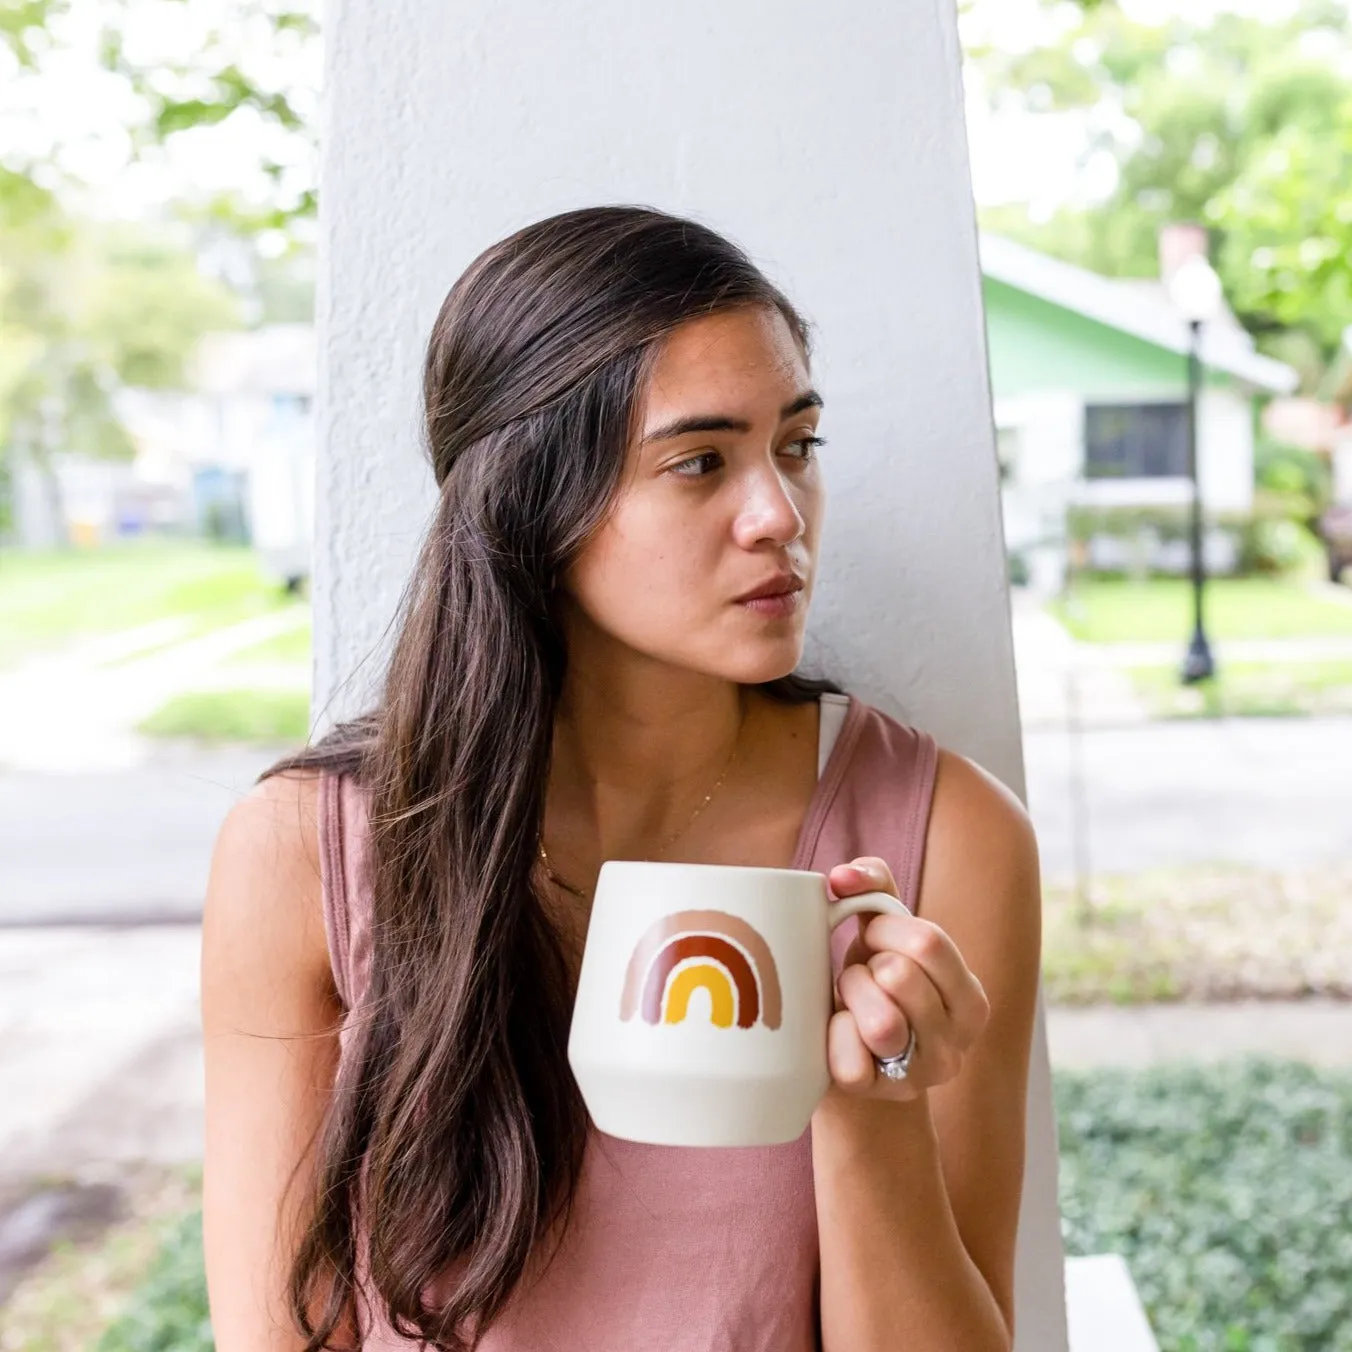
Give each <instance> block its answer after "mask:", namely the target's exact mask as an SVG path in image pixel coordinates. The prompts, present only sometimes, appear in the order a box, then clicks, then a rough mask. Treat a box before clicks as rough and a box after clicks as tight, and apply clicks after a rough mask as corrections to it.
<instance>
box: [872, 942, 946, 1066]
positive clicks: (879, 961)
mask: <svg viewBox="0 0 1352 1352" xmlns="http://www.w3.org/2000/svg"><path fill="white" fill-rule="evenodd" d="M868 970H869V975H870V976H872V977H873V980H874V982H875V984H876V985H877V987H878V989H879V990H881V991H882V992H883V994H884V995H886V996H887V998H888V999H889V1000H891V1001H892V1003H893V1004H894V1005H896V1007H897V1008H898V1009H900V1010H901V1012H902V1014H903V1015H904V1016H905V1019H906V1022H907V1024H908V1025H909V1026H910V1027H912V1028H914V1029H915V1037H916V1042H917V1044H918V1043H919V1042H920V1041H921V1039H923V1040H924V1042H925V1045H926V1046H927V1047H930V1048H937V1047H939V1046H941V1045H943V1044H945V1043H949V1042H952V1043H953V1044H955V1046H956V1047H957V1048H958V1050H960V1051H966V1049H967V1047H969V1046H970V1045H971V1040H970V1039H969V1038H968V1036H967V1035H966V1033H965V1032H964V1031H963V1030H961V1029H959V1028H958V1027H957V1025H956V1023H955V1021H954V1019H953V1016H952V1015H951V1014H950V1013H949V1012H948V1009H947V1007H946V1006H945V1005H944V1002H943V1000H942V999H941V998H940V996H939V992H938V990H937V989H936V988H935V985H934V983H933V982H932V981H931V980H930V979H929V975H928V974H927V973H926V971H925V969H924V968H923V967H921V966H920V965H919V963H917V962H914V961H913V960H912V959H911V958H908V957H907V956H906V955H905V954H904V953H891V952H888V953H875V954H874V955H873V956H872V957H871V958H870V959H869V960H868Z"/></svg>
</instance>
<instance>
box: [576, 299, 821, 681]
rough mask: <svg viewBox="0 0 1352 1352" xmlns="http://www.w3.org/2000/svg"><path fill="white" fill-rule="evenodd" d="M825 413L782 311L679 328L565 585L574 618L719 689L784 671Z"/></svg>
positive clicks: (797, 613) (810, 534)
mask: <svg viewBox="0 0 1352 1352" xmlns="http://www.w3.org/2000/svg"><path fill="white" fill-rule="evenodd" d="M820 412H821V400H820V399H819V397H818V396H817V395H816V394H815V393H814V392H813V390H812V388H811V384H810V382H809V378H808V371H807V365H806V363H805V361H804V359H803V354H802V353H801V352H800V351H799V348H798V345H797V343H796V342H795V341H794V338H793V335H792V333H791V331H790V329H789V326H788V324H787V322H786V321H785V319H784V317H783V316H782V315H781V314H780V313H779V311H778V310H775V309H771V308H768V307H766V308H760V307H758V308H754V309H753V308H747V309H742V310H731V311H725V312H723V313H719V314H714V315H709V316H707V317H704V318H700V319H693V320H690V321H688V322H687V323H685V324H683V325H681V326H680V327H679V328H678V329H676V330H675V331H674V332H673V333H672V335H671V336H670V338H669V339H668V340H667V341H666V343H665V344H664V345H663V347H662V349H661V350H660V352H659V354H658V355H657V358H656V361H655V364H654V366H653V369H652V374H651V377H650V379H649V382H648V386H647V389H646V391H645V392H644V396H643V399H642V402H641V407H640V410H639V426H640V427H641V429H642V431H641V433H640V435H639V437H638V438H637V440H636V442H635V443H634V444H632V445H631V446H630V447H629V453H628V459H627V462H626V465H625V471H624V475H623V478H622V481H621V485H620V489H619V493H618V496H617V499H616V501H615V503H614V505H613V509H612V511H611V513H610V515H609V516H608V517H607V519H606V521H605V523H604V524H603V525H602V526H601V527H600V528H599V529H598V530H597V531H596V533H595V534H594V535H593V536H592V538H591V539H590V540H589V541H588V542H587V544H586V546H585V547H584V549H583V550H582V552H581V553H580V554H579V556H578V557H577V559H576V560H575V561H574V562H573V564H572V566H571V567H570V568H569V569H568V570H567V572H566V574H565V576H564V578H563V585H564V591H565V593H566V595H567V596H568V597H569V598H570V599H571V601H572V602H573V603H574V605H575V606H576V608H577V610H578V611H579V612H580V616H578V617H575V618H579V619H580V620H581V622H582V624H583V625H585V626H590V627H591V628H592V629H593V630H594V631H599V632H598V634H597V636H605V637H608V638H609V639H611V640H614V641H616V642H618V643H620V644H623V645H625V646H626V647H628V648H629V649H631V650H634V651H636V652H639V653H642V654H644V655H645V656H648V657H650V658H653V659H655V660H658V661H661V662H665V663H668V664H670V665H672V666H677V667H682V668H687V669H690V670H694V671H699V672H703V673H706V674H708V675H713V676H718V677H722V678H724V679H727V680H734V681H739V682H746V683H752V682H758V681H767V680H772V679H774V678H776V677H779V676H784V675H786V674H787V673H789V672H790V671H792V670H793V669H794V668H795V667H796V666H797V664H798V660H799V657H800V656H801V653H802V647H803V634H804V627H805V623H806V617H807V608H808V601H809V598H810V597H811V594H812V583H813V579H814V571H815V566H816V560H817V544H818V539H819V533H820V528H821V519H822V510H823V505H824V504H823V490H822V482H821V476H820V471H819V469H818V466H817V459H816V438H815V433H816V429H817V421H818V418H819V416H820ZM795 588H798V589H797V590H795ZM767 589H768V590H769V591H770V592H772V593H773V594H772V595H769V596H763V597H762V599H759V600H757V599H750V598H749V595H748V594H749V593H753V592H764V591H765V590H767Z"/></svg>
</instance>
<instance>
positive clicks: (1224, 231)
mask: <svg viewBox="0 0 1352 1352" xmlns="http://www.w3.org/2000/svg"><path fill="white" fill-rule="evenodd" d="M1049 8H1050V6H1049ZM1058 12H1059V13H1064V12H1065V7H1064V6H1060V7H1059V9H1058ZM1348 17H1349V16H1348V8H1347V5H1346V3H1344V2H1343V0H1305V3H1304V4H1302V5H1301V6H1300V7H1299V8H1298V9H1297V11H1296V12H1295V13H1293V14H1292V15H1291V17H1290V18H1289V19H1288V20H1286V21H1284V22H1280V23H1266V22H1261V21H1259V20H1257V19H1254V18H1251V17H1245V16H1240V15H1237V14H1233V13H1222V14H1220V15H1218V16H1216V17H1215V18H1214V19H1213V20H1211V21H1209V22H1206V23H1198V22H1196V21H1194V20H1190V19H1187V18H1183V17H1173V18H1171V19H1169V20H1168V21H1167V22H1165V23H1162V24H1146V23H1142V22H1139V21H1137V20H1134V19H1132V18H1130V17H1129V16H1128V15H1127V14H1125V13H1124V12H1123V11H1122V9H1121V8H1119V6H1118V5H1117V4H1116V3H1115V2H1114V0H1102V3H1099V4H1096V5H1093V6H1081V7H1080V12H1079V14H1078V15H1077V16H1075V17H1074V18H1073V20H1072V21H1070V22H1067V23H1065V24H1064V26H1063V27H1062V29H1061V32H1060V35H1059V37H1057V38H1056V39H1055V40H1054V41H1052V42H1048V43H1044V44H1040V45H1038V46H1032V47H1029V48H1028V49H1027V50H1024V51H1017V52H1009V51H997V50H994V49H989V48H988V49H985V50H981V49H973V50H970V51H969V58H970V60H971V61H972V62H973V63H974V64H975V65H976V66H977V68H978V69H979V71H980V73H981V76H982V78H983V82H984V84H985V86H986V88H987V89H988V90H990V91H991V93H990V98H991V101H992V104H993V106H994V108H995V110H996V111H997V112H998V110H999V109H1000V108H1003V107H1008V106H1010V105H1015V106H1018V107H1020V108H1023V109H1026V110H1029V111H1032V112H1034V113H1042V114H1046V115H1055V114H1063V113H1067V112H1074V113H1078V114H1080V115H1082V116H1083V117H1084V118H1085V123H1086V140H1085V149H1084V154H1085V157H1086V159H1087V158H1088V157H1089V156H1091V155H1108V156H1110V157H1111V159H1112V161H1113V162H1114V164H1115V166H1116V171H1117V176H1116V186H1115V188H1114V189H1113V191H1112V192H1111V193H1110V194H1109V195H1108V196H1107V197H1106V198H1105V199H1104V200H1101V201H1097V202H1094V203H1092V204H1091V205H1087V206H1086V205H1075V206H1068V207H1065V208H1063V209H1061V210H1060V211H1058V212H1057V213H1055V214H1054V215H1053V216H1052V217H1051V218H1050V219H1049V220H1045V221H1034V220H1033V219H1031V217H1030V215H1029V212H1028V206H1027V204H1026V203H1016V204H1009V205H1005V206H1001V207H998V208H995V209H989V210H986V211H984V212H983V213H982V223H983V225H984V226H985V227H986V228H989V229H993V230H998V231H1002V232H1004V233H1008V234H1010V235H1013V236H1015V237H1017V238H1021V239H1023V240H1024V241H1025V242H1027V243H1029V244H1032V245H1033V246H1035V247H1037V248H1041V249H1044V250H1046V251H1047V252H1050V253H1053V254H1056V255H1057V256H1059V257H1062V258H1066V259H1068V260H1069V261H1072V262H1076V263H1079V264H1081V265H1082V266H1085V267H1089V268H1092V269H1093V270H1095V271H1098V272H1103V273H1106V274H1109V275H1116V276H1154V275H1157V273H1158V258H1157V239H1158V232H1159V228H1160V227H1161V226H1162V225H1163V224H1165V223H1166V222H1169V221H1180V220H1195V221H1201V222H1202V223H1204V224H1206V225H1208V226H1211V227H1213V229H1214V230H1215V232H1216V244H1217V247H1216V249H1215V258H1214V261H1215V263H1216V265H1217V269H1218V271H1219V272H1220V273H1221V277H1222V280H1223V281H1224V282H1225V286H1226V293H1227V295H1228V297H1229V298H1230V301H1231V303H1232V305H1233V306H1234V307H1235V309H1236V311H1237V313H1238V314H1239V315H1240V318H1241V320H1242V321H1243V322H1244V323H1245V324H1246V325H1247V326H1248V327H1249V329H1250V330H1251V331H1252V332H1253V333H1254V334H1255V335H1256V336H1257V337H1258V340H1259V345H1260V346H1261V347H1263V348H1264V349H1265V350H1268V351H1272V352H1274V353H1275V354H1277V355H1281V356H1283V357H1284V358H1288V359H1289V358H1291V357H1292V356H1295V357H1297V358H1298V359H1297V360H1296V362H1295V364H1296V365H1297V366H1298V367H1300V368H1301V369H1302V370H1303V371H1304V372H1305V373H1306V375H1307V377H1308V378H1309V379H1310V380H1313V379H1314V378H1316V377H1317V375H1318V372H1319V370H1321V369H1322V367H1323V364H1324V362H1325V361H1326V360H1327V359H1328V358H1329V357H1330V356H1331V355H1332V353H1333V351H1334V350H1335V349H1336V346H1337V342H1338V337H1339V335H1340V333H1341V331H1342V327H1343V326H1344V325H1345V324H1346V323H1347V322H1348V319H1349V317H1352V316H1349V311H1348V300H1349V287H1350V286H1352V188H1349V184H1350V183H1352V173H1349V170H1350V169H1352V112H1350V111H1349V108H1350V104H1349V99H1350V96H1352V81H1349V78H1348V76H1347V74H1346V71H1347V70H1348V68H1349V63H1352V38H1350V37H1349V29H1348Z"/></svg>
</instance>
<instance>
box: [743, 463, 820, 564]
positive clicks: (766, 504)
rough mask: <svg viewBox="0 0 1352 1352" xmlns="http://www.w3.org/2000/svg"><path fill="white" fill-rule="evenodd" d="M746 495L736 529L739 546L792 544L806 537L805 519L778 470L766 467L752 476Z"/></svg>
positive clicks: (748, 547) (749, 476)
mask: <svg viewBox="0 0 1352 1352" xmlns="http://www.w3.org/2000/svg"><path fill="white" fill-rule="evenodd" d="M745 493H746V496H745V498H744V499H743V501H742V505H741V508H740V510H739V511H738V513H737V521H736V527H735V530H736V535H737V543H738V544H739V545H741V546H742V547H743V548H744V549H750V548H752V547H753V546H755V545H758V544H761V543H762V542H764V541H770V542H772V543H774V544H778V545H787V544H792V542H793V541H794V540H796V539H797V538H798V537H799V536H800V535H802V533H803V531H804V529H805V523H804V521H803V515H802V513H801V512H800V511H799V510H798V504H797V503H796V502H795V501H794V499H793V494H792V492H791V491H790V489H789V485H788V484H786V483H785V482H784V479H783V476H782V475H781V474H780V473H779V472H778V471H777V470H775V469H773V468H769V467H766V468H761V469H758V470H757V471H756V472H755V473H753V474H748V476H747V479H746V489H745Z"/></svg>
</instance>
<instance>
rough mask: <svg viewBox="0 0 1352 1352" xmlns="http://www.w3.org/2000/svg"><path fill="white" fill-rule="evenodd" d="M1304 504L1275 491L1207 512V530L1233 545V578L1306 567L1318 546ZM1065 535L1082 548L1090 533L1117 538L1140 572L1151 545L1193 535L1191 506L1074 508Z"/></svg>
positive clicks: (1317, 552)
mask: <svg viewBox="0 0 1352 1352" xmlns="http://www.w3.org/2000/svg"><path fill="white" fill-rule="evenodd" d="M1308 508H1309V503H1308V501H1307V500H1306V499H1304V498H1302V497H1298V496H1297V497H1292V496H1290V495H1285V494H1282V493H1279V492H1276V491H1274V490H1262V491H1260V492H1258V493H1256V494H1255V495H1254V504H1253V511H1252V512H1249V513H1241V512H1207V513H1206V530H1207V531H1208V533H1210V532H1213V531H1217V530H1219V531H1221V532H1222V533H1223V534H1225V535H1227V536H1229V537H1230V539H1231V541H1232V542H1233V544H1234V546H1235V551H1236V556H1237V561H1236V566H1235V573H1236V575H1238V576H1252V575H1254V574H1266V575H1269V576H1278V575H1281V574H1285V573H1291V572H1294V571H1296V570H1297V569H1299V568H1301V567H1308V566H1309V565H1310V563H1311V560H1314V561H1315V562H1316V563H1317V562H1318V561H1319V560H1321V559H1322V557H1323V549H1322V547H1321V545H1320V544H1319V541H1318V539H1317V537H1316V536H1315V535H1314V534H1313V533H1312V531H1311V529H1310V527H1309V525H1308V522H1307V517H1306V512H1307V510H1308ZM1066 529H1067V532H1068V534H1069V538H1070V539H1071V540H1072V541H1074V542H1075V543H1076V544H1077V545H1079V546H1080V547H1081V548H1082V549H1083V548H1084V547H1085V546H1087V545H1088V543H1089V542H1090V541H1091V540H1092V539H1094V538H1095V537H1104V536H1106V537H1109V538H1111V539H1115V540H1119V541H1121V542H1122V543H1123V544H1124V545H1126V546H1127V547H1128V549H1129V550H1130V551H1131V552H1132V554H1133V555H1134V556H1135V557H1138V558H1139V559H1140V560H1141V563H1142V569H1141V571H1143V572H1145V571H1149V570H1148V569H1147V568H1146V566H1145V561H1146V560H1147V558H1148V557H1149V554H1150V547H1151V543H1152V542H1154V543H1157V544H1172V543H1187V542H1190V541H1191V539H1192V509H1191V507H1189V506H1186V505H1183V504H1179V505H1175V506H1156V507H1094V506H1086V505H1084V504H1081V505H1078V506H1073V507H1071V508H1069V509H1068V510H1067V513H1066Z"/></svg>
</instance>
